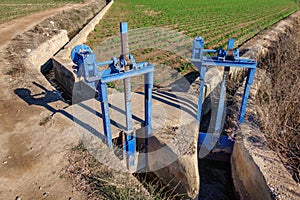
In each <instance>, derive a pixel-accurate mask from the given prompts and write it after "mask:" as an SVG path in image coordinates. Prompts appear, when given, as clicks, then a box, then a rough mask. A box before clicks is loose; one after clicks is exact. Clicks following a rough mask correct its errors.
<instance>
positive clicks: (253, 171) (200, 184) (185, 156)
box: [20, 1, 300, 199]
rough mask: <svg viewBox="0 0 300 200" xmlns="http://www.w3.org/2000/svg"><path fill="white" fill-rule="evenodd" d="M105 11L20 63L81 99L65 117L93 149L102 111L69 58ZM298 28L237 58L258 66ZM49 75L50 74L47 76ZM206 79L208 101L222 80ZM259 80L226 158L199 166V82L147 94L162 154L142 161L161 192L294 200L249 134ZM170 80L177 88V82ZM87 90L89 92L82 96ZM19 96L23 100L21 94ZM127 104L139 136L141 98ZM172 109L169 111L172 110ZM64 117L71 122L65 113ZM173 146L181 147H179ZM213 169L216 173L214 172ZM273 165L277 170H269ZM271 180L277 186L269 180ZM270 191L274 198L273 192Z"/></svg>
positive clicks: (292, 22)
mask: <svg viewBox="0 0 300 200" xmlns="http://www.w3.org/2000/svg"><path fill="white" fill-rule="evenodd" d="M112 4H113V1H111V2H109V3H108V4H107V5H106V6H105V7H104V8H103V9H102V10H101V11H100V12H99V13H98V14H97V15H96V16H95V17H94V18H93V19H92V20H91V21H90V22H89V23H88V24H87V25H86V26H85V27H84V28H83V29H82V30H81V31H80V32H78V33H77V34H76V35H75V36H74V37H73V38H72V40H70V41H69V39H68V36H67V34H68V33H67V31H63V30H60V31H57V33H56V34H54V35H53V36H51V38H50V39H48V40H47V41H45V42H43V43H41V44H40V45H39V46H38V47H37V48H35V49H34V50H33V51H31V53H30V54H29V55H28V56H27V61H28V62H30V63H31V64H32V65H33V66H35V67H39V68H40V69H41V71H42V72H43V73H44V74H45V75H46V77H50V78H49V79H53V74H54V76H55V77H54V79H53V80H54V82H55V84H56V85H58V87H59V88H60V89H59V90H61V91H60V92H62V93H65V94H66V96H68V97H70V96H71V95H74V94H75V95H76V96H77V97H78V98H80V101H79V100H78V99H76V100H75V101H74V99H73V103H74V102H75V103H74V104H71V105H70V106H68V108H65V109H64V111H63V112H64V113H72V118H73V119H75V123H76V124H77V125H76V129H77V131H79V132H80V134H79V137H80V138H81V139H85V140H86V141H93V148H96V147H99V146H98V145H99V144H97V140H99V138H98V135H97V134H98V133H99V132H100V133H101V132H103V127H102V126H101V124H99V123H98V122H95V120H94V119H95V116H97V115H98V116H99V115H101V109H100V106H99V105H98V104H99V102H98V101H97V100H95V99H94V97H95V91H90V89H86V88H88V87H85V85H84V84H83V82H82V80H80V79H79V78H77V77H76V74H75V73H74V71H73V65H74V64H73V63H72V61H71V59H70V52H71V50H72V48H73V47H74V46H76V45H78V44H82V43H84V42H85V41H86V39H87V36H88V34H89V33H90V32H91V31H93V30H94V27H95V25H96V24H97V23H99V20H101V18H102V17H103V15H105V12H106V11H107V10H108V9H109V8H110V6H111V5H112ZM299 21H300V12H296V13H294V14H292V15H291V16H289V17H288V18H286V19H284V20H282V21H281V22H279V23H277V24H275V25H274V26H273V27H271V28H269V29H268V30H265V31H263V32H262V33H260V34H259V35H257V36H255V37H254V38H252V39H250V40H249V41H248V42H246V43H245V44H243V46H241V47H240V49H242V50H244V55H243V56H245V57H249V58H252V59H256V60H258V61H259V60H260V59H262V58H263V57H264V55H265V54H266V53H267V52H268V51H269V49H272V48H271V47H272V46H273V44H274V43H276V42H279V41H280V39H281V38H284V37H286V36H287V35H289V34H292V33H293V30H294V29H295V27H297V26H299ZM191 47H192V45H191ZM51 49H52V50H51ZM49 59H50V60H49ZM108 59H109V58H108ZM49 72H51V73H52V75H51V74H50V75H49ZM207 74H208V75H207V77H208V80H207V87H206V97H207V98H208V97H209V95H210V94H211V93H212V92H213V90H214V89H215V88H216V87H217V86H218V84H219V83H220V80H221V75H220V74H221V73H220V70H219V69H209V70H208V72H207ZM262 74H263V72H261V71H260V70H258V73H257V77H256V81H255V84H254V86H253V88H252V91H251V92H252V93H251V95H250V102H249V106H248V109H247V112H248V113H249V114H248V116H249V117H248V118H247V119H246V122H245V123H244V124H243V125H241V133H240V134H241V135H240V137H239V140H238V142H236V143H235V146H234V148H233V150H232V153H231V152H227V153H220V154H218V156H219V157H222V156H223V157H224V159H223V161H209V160H207V159H205V158H204V159H199V155H198V147H197V138H198V132H199V130H198V126H197V123H195V120H194V118H195V114H196V108H197V106H196V102H197V98H198V96H197V95H195V94H196V93H197V90H195V89H194V88H197V84H199V80H198V79H196V80H194V82H192V83H189V84H190V92H187V93H180V92H176V91H172V90H171V91H170V90H167V91H165V90H163V89H157V90H156V91H154V94H153V97H154V98H153V130H154V131H153V137H152V138H151V140H150V141H149V148H150V150H151V151H152V152H155V151H159V150H160V149H163V151H160V153H159V155H160V156H154V157H151V156H150V157H149V168H150V170H151V171H152V172H153V173H154V174H155V175H156V176H157V177H158V178H160V179H161V181H162V182H163V183H164V184H165V185H168V186H169V187H172V188H176V192H178V193H181V194H185V197H186V198H190V199H197V198H199V197H200V198H201V199H235V198H237V199H272V198H274V195H277V196H278V195H279V197H280V198H282V199H297V195H298V197H299V194H297V193H296V192H293V191H299V186H298V185H297V184H296V183H295V182H293V180H292V178H291V176H290V175H289V173H288V172H287V171H286V169H285V168H284V166H283V165H282V164H281V163H280V161H278V160H279V159H278V158H276V156H274V155H273V157H272V158H273V159H272V160H270V159H267V158H266V157H264V155H267V154H265V152H268V154H274V153H272V151H271V150H269V149H268V148H267V146H266V144H265V143H264V142H262V141H264V137H263V133H261V132H259V128H257V127H255V128H256V129H255V131H254V127H253V123H252V122H251V117H253V116H256V111H255V108H254V105H255V104H254V101H255V94H256V92H257V91H258V88H259V84H263V83H262V82H261V81H259V77H261V76H262ZM231 79H233V80H238V81H239V80H241V81H243V71H238V70H234V71H231ZM172 81H173V80H172ZM174 81H175V82H176V80H174ZM42 87H43V86H42ZM47 87H49V85H48V86H47ZM56 89H57V88H56ZM168 89H170V88H168ZM88 90H89V91H90V92H87V91H88ZM82 91H85V93H82ZM75 92H76V93H75ZM241 93H242V88H237V89H236V93H235V97H236V100H237V101H239V100H240V94H241ZM86 94H88V95H86ZM119 95H120V93H117V91H115V90H114V89H111V90H110V97H111V100H112V102H111V104H112V106H111V107H112V109H113V110H115V112H114V113H113V115H112V118H111V119H112V120H113V121H115V122H118V123H119V125H118V126H113V127H112V130H113V137H114V138H118V137H119V135H120V127H122V126H124V124H125V118H124V116H123V115H121V114H120V113H122V112H124V111H123V108H124V105H123V104H124V102H122V101H120V99H121V98H120V97H119ZM20 96H21V97H22V95H20ZM133 97H134V100H133V102H132V103H133V109H134V113H135V123H134V124H135V126H136V127H135V128H136V129H137V130H139V129H141V127H142V122H141V120H140V119H143V109H142V108H141V106H138V105H139V104H140V102H141V99H142V98H143V95H141V93H138V92H137V93H135V94H134V95H133ZM73 98H74V96H73ZM175 104H176V106H174V105H175ZM204 105H205V104H204ZM204 110H205V114H204V115H206V114H208V113H209V112H210V107H209V105H207V106H206V108H204ZM50 111H51V110H50ZM162 111H163V112H162ZM64 116H65V117H70V116H69V115H67V114H65V115H64ZM250 116H251V117H250ZM183 119H184V120H183ZM204 121H205V120H204ZM70 126H71V125H70ZM258 135H259V138H260V140H261V141H259V142H260V144H261V145H260V146H258V145H256V144H253V143H251V141H252V140H250V139H249V138H252V137H257V136H258ZM95 141H96V142H95ZM178 141H179V142H180V141H186V142H185V143H184V144H181V145H180V143H179V142H178ZM230 154H231V155H230ZM209 156H211V157H214V154H213V153H212V154H210V155H209ZM120 163H121V162H120ZM120 163H119V164H118V161H114V165H115V166H122V164H120ZM161 163H168V165H162V164H161ZM220 165H223V166H222V167H220ZM273 165H276V166H277V167H276V168H274V167H271V166H273ZM199 168H200V169H199ZM278 169H280V170H278ZM119 170H122V169H119ZM199 171H200V173H199ZM270 171H271V172H272V173H270ZM279 171H280V174H279ZM270 174H271V175H270ZM210 176H212V177H210ZM216 177H218V178H219V179H218V178H216ZM224 179H225V181H224ZM273 179H277V180H280V181H273ZM199 188H200V195H199ZM274 188H275V189H276V191H277V193H275V192H274Z"/></svg>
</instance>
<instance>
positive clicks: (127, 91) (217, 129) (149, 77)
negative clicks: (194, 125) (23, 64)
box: [71, 22, 257, 169]
mask: <svg viewBox="0 0 300 200" xmlns="http://www.w3.org/2000/svg"><path fill="white" fill-rule="evenodd" d="M120 38H121V55H120V56H119V57H118V58H117V57H113V58H112V59H111V60H109V61H104V62H97V61H96V55H95V54H94V53H93V52H92V50H91V48H90V47H88V46H86V45H78V46H76V47H74V48H73V50H72V52H71V58H72V61H73V62H74V63H75V64H76V73H77V75H78V76H79V77H83V78H84V81H85V82H86V83H87V84H88V85H90V86H91V87H92V88H94V89H96V90H97V91H98V100H99V101H100V104H101V111H102V118H103V119H102V120H103V129H104V135H105V138H106V141H105V142H106V144H107V146H108V147H109V148H113V143H112V131H111V123H110V112H109V102H108V91H107V83H109V82H113V81H116V80H123V81H124V100H125V114H126V128H125V130H123V132H124V141H123V155H124V158H126V161H127V162H126V163H127V167H128V168H129V169H132V167H134V166H135V164H136V161H135V158H136V135H135V130H134V129H133V126H132V123H133V122H132V102H131V84H130V78H131V77H134V76H140V75H143V76H144V85H145V88H144V89H145V98H144V101H145V102H144V107H145V113H144V117H145V119H144V126H145V147H146V153H147V152H148V151H147V150H148V138H149V137H150V136H151V127H152V88H153V72H154V66H153V65H151V64H149V63H148V62H141V63H136V62H135V59H134V57H133V56H132V55H131V54H130V53H129V47H128V25H127V23H125V22H122V23H120ZM207 53H216V54H217V56H215V57H208V56H205V54H207ZM191 62H192V63H193V64H194V65H195V66H196V67H197V68H198V70H199V73H200V94H199V100H198V112H197V121H198V122H199V124H200V122H201V114H202V101H203V99H204V95H205V94H204V92H205V91H204V86H205V75H206V71H207V67H208V66H210V67H211V66H212V67H213V66H218V67H220V66H221V67H224V73H223V79H222V82H221V92H220V97H219V105H218V109H217V117H216V123H215V126H214V133H221V131H222V130H221V129H222V117H223V112H224V106H225V105H224V104H225V103H224V102H225V91H226V86H225V83H226V76H228V74H229V70H230V67H240V68H246V69H248V73H247V80H246V85H245V89H244V94H243V98H242V104H241V107H240V112H239V122H243V121H244V117H245V112H246V106H247V101H248V97H249V92H250V86H251V84H252V82H253V80H254V74H255V71H256V66H257V62H256V61H254V60H250V59H244V58H240V57H239V50H238V49H234V40H233V39H230V40H229V42H228V49H227V51H226V50H223V49H220V50H207V49H204V39H203V38H201V37H197V38H195V39H194V42H193V49H192V58H191ZM104 66H109V69H101V67H104ZM207 135H209V133H201V132H200V133H199V140H198V145H202V144H204V145H205V146H206V147H207V148H208V149H210V150H211V149H212V148H213V146H211V142H212V141H211V139H210V138H211V137H206V136H207ZM218 138H219V137H218ZM218 140H219V143H221V146H222V145H223V148H224V147H226V146H230V145H231V146H232V145H233V144H232V142H230V141H229V140H228V138H225V139H224V137H220V138H219V139H218ZM146 159H147V157H146ZM146 162H147V161H146Z"/></svg>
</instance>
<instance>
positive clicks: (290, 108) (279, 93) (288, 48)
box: [257, 31, 300, 182]
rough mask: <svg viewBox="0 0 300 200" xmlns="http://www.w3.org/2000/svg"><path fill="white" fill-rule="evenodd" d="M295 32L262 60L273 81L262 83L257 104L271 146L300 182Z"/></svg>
mask: <svg viewBox="0 0 300 200" xmlns="http://www.w3.org/2000/svg"><path fill="white" fill-rule="evenodd" d="M295 32H296V34H295V35H292V36H290V37H289V38H286V39H284V40H283V41H280V42H279V43H278V44H277V46H275V47H274V50H273V51H270V53H269V54H268V55H267V56H266V57H265V58H264V59H263V60H262V62H260V67H261V68H263V69H265V70H266V71H267V74H268V77H269V78H270V80H269V81H266V82H265V83H263V84H262V86H261V88H260V91H259V93H258V98H257V101H258V102H257V103H258V108H259V111H260V115H261V117H260V120H261V125H262V130H263V131H264V132H265V133H266V134H265V136H266V137H267V140H268V143H269V146H270V147H271V148H272V149H273V150H275V151H276V152H277V153H278V155H279V156H280V158H281V160H282V162H283V163H284V165H285V166H286V168H287V169H288V171H289V172H290V173H291V174H292V175H293V178H294V179H295V180H296V181H297V182H300V177H299V175H300V134H299V133H300V76H299V75H300V66H299V65H300V34H299V32H298V33H297V31H295Z"/></svg>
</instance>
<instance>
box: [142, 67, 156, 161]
mask: <svg viewBox="0 0 300 200" xmlns="http://www.w3.org/2000/svg"><path fill="white" fill-rule="evenodd" d="M153 74H154V73H153V72H150V73H147V74H145V75H144V84H145V105H144V106H145V146H146V152H145V153H146V156H145V158H146V162H145V163H148V143H149V142H148V140H149V137H151V131H152V88H153Z"/></svg>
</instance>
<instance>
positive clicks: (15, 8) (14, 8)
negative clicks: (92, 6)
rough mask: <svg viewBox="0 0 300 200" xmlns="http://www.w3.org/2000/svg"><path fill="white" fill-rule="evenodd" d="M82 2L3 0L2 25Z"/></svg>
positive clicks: (65, 0)
mask: <svg viewBox="0 0 300 200" xmlns="http://www.w3.org/2000/svg"><path fill="white" fill-rule="evenodd" d="M75 2H82V0H51V1H49V0H2V1H1V2H0V24H2V23H4V22H7V21H9V20H12V19H15V18H18V17H22V16H26V15H28V14H31V13H35V12H39V11H43V10H47V9H50V8H55V7H59V6H61V5H63V4H65V3H75Z"/></svg>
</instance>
